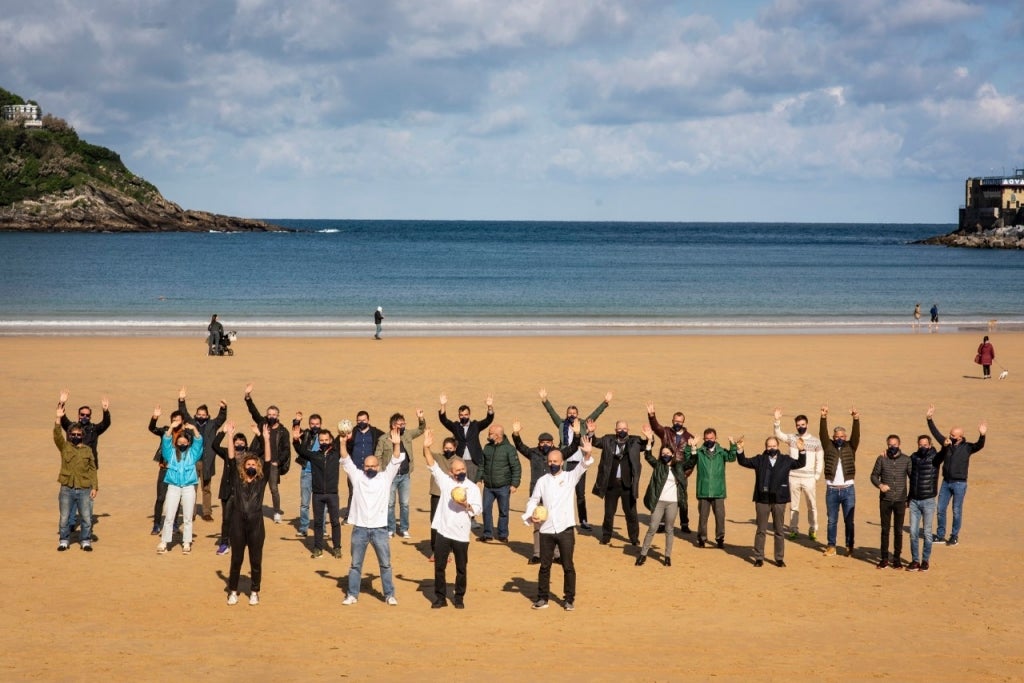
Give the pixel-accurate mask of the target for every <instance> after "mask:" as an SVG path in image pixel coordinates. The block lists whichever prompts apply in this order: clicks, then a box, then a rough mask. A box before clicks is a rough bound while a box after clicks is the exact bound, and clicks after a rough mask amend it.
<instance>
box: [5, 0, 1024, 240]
mask: <svg viewBox="0 0 1024 683" xmlns="http://www.w3.org/2000/svg"><path fill="white" fill-rule="evenodd" d="M3 4H4V8H3V12H2V13H0V87H3V88H6V89H7V90H10V91H12V92H15V93H17V94H19V95H21V96H22V97H24V98H26V99H33V100H36V101H38V102H39V104H40V105H41V107H42V108H43V109H44V111H46V112H49V113H52V114H54V115H56V116H60V117H62V118H65V119H67V120H68V121H69V122H70V123H71V124H72V125H73V126H74V127H75V128H76V130H77V131H78V133H79V135H81V136H82V137H83V138H85V139H86V140H88V141H90V142H93V143H95V144H99V145H103V146H106V147H110V148H111V149H113V150H115V151H117V152H118V153H119V154H120V155H121V157H122V159H123V160H124V162H125V163H126V164H127V165H128V167H129V168H130V169H132V171H134V172H135V173H137V174H139V175H141V176H143V177H144V178H146V179H147V180H149V181H150V182H152V183H154V184H155V185H156V186H157V187H159V188H160V190H161V191H162V193H163V194H164V196H166V197H167V198H168V199H170V200H171V201H174V202H176V203H178V204H180V205H182V206H183V207H184V208H187V209H201V210H207V211H214V212H218V213H226V214H232V215H239V216H246V217H258V218H336V219H343V218H352V219H441V220H445V219H452V220H455V219H466V220H475V219H488V220H600V221H795V222H873V223H876V222H883V223H884V222H899V223H955V222H956V219H957V208H958V207H959V206H960V205H961V204H962V203H963V201H964V199H963V194H964V180H965V178H967V177H969V176H979V175H1000V174H1003V173H1004V172H1005V173H1011V174H1012V173H1013V170H1014V169H1015V168H1020V167H1024V125H1022V122H1024V107H1022V104H1024V102H1022V98H1024V70H1022V69H1021V68H1020V52H1021V46H1022V45H1024V6H1022V3H1021V0H984V1H981V0H977V1H970V0H857V1H856V2H839V1H836V0H762V1H755V0H729V1H727V2H726V1H724V0H723V1H719V0H705V1H701V0H694V1H692V2H681V1H676V2H669V1H667V0H519V1H515V0H496V1H492V0H475V1H474V0H349V1H347V2H340V1H338V2H332V1H329V0H306V1H305V2H301V3H297V2H292V1H289V0H233V1H227V0H201V1H200V0H174V1H164V0H104V1H103V2H95V1H94V0H87V1H86V0H34V1H33V2H30V3H29V2H21V3H19V2H4V3H3Z"/></svg>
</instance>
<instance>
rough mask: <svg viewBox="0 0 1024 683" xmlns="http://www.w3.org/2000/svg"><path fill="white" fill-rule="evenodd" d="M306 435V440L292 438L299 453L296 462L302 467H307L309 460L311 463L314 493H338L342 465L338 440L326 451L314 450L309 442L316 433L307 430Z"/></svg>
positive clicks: (293, 444)
mask: <svg viewBox="0 0 1024 683" xmlns="http://www.w3.org/2000/svg"><path fill="white" fill-rule="evenodd" d="M304 436H306V437H307V438H306V439H305V440H303V439H301V438H299V439H293V440H292V446H294V447H295V452H296V453H297V454H298V455H297V456H296V457H295V462H296V463H298V464H299V465H300V466H302V467H305V465H306V463H307V462H308V463H309V464H310V465H311V467H310V472H311V473H312V475H313V483H312V487H311V488H312V491H313V493H337V492H338V479H339V476H338V472H339V469H340V467H341V450H340V449H339V447H338V446H339V444H338V442H337V441H335V442H334V443H332V444H331V446H330V448H328V449H327V450H326V451H312V450H310V448H309V447H310V446H311V445H312V444H309V438H308V437H312V438H314V439H315V438H316V435H314V434H310V433H309V431H308V430H307V431H306V432H305V434H304ZM307 444H308V445H307Z"/></svg>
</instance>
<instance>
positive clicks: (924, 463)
mask: <svg viewBox="0 0 1024 683" xmlns="http://www.w3.org/2000/svg"><path fill="white" fill-rule="evenodd" d="M945 459H946V449H945V448H943V449H942V450H941V451H939V452H938V453H936V452H935V449H934V448H930V447H929V448H928V449H927V450H925V452H924V453H921V451H920V450H917V451H914V452H913V453H911V454H910V490H909V491H908V497H909V498H910V499H911V500H929V499H931V498H934V497H935V496H937V495H938V493H939V465H940V464H941V463H942V462H943V460H945Z"/></svg>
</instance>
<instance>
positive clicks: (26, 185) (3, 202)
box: [0, 88, 158, 206]
mask: <svg viewBox="0 0 1024 683" xmlns="http://www.w3.org/2000/svg"><path fill="white" fill-rule="evenodd" d="M23 103H24V100H22V99H21V98H20V97H19V96H17V95H15V94H14V93H11V92H8V91H6V90H4V89H2V88H0V105H3V104H23ZM84 184H93V185H96V186H99V187H109V188H112V189H116V190H118V191H120V192H123V193H125V194H126V195H128V196H130V197H132V198H134V199H136V200H138V201H140V202H146V201H147V200H149V199H151V198H153V197H155V196H157V195H158V192H157V189H156V188H155V187H154V186H153V185H150V184H149V183H147V182H146V181H145V180H143V179H142V178H139V177H138V176H136V175H135V174H134V173H132V172H131V171H129V170H128V168H127V167H125V165H124V164H123V163H122V162H121V157H120V156H119V155H118V154H117V153H116V152H113V151H111V150H109V149H107V148H106V147H99V146H97V145H91V144H89V143H88V142H86V141H84V140H82V139H81V138H79V137H78V134H77V133H76V132H75V130H74V129H73V128H72V127H71V126H69V125H68V124H67V122H65V121H64V120H63V119H59V118H57V117H55V116H49V115H47V116H44V117H43V128H42V129H38V128H36V129H26V128H22V127H21V125H20V123H18V122H15V121H0V206H7V205H9V204H13V203H15V202H18V201H22V200H24V199H35V198H37V197H40V196H43V195H47V194H52V193H58V192H63V191H65V190H70V189H72V188H75V187H79V186H81V185H84Z"/></svg>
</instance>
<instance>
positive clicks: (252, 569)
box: [225, 423, 270, 605]
mask: <svg viewBox="0 0 1024 683" xmlns="http://www.w3.org/2000/svg"><path fill="white" fill-rule="evenodd" d="M225 430H226V431H227V432H228V433H229V434H233V433H234V431H235V425H234V424H231V423H229V424H227V425H226V426H225ZM269 431H270V428H269V427H268V426H267V425H266V424H264V425H263V442H264V443H269V440H270V433H269ZM228 443H229V444H230V445H229V446H228V458H229V459H230V460H232V461H233V462H234V463H235V464H236V466H237V467H238V476H237V477H233V478H232V486H233V487H234V491H233V492H232V494H231V499H232V504H231V511H230V515H231V523H230V526H229V529H230V531H229V536H230V541H231V571H230V573H229V574H228V604H229V605H234V604H235V603H237V602H238V578H239V576H240V575H241V573H242V555H243V553H244V552H245V549H246V548H248V549H249V577H250V584H251V588H250V591H249V604H250V605H258V604H260V596H259V593H260V579H261V578H262V576H263V541H264V539H265V538H266V535H267V534H266V528H265V527H264V526H263V494H264V493H265V492H266V490H267V481H268V479H267V477H266V475H265V474H264V466H265V464H267V463H269V462H270V449H269V448H267V449H264V450H265V451H266V454H265V456H264V457H265V458H266V461H265V462H264V461H261V460H260V459H259V458H258V457H256V456H255V455H253V454H252V453H249V452H248V451H242V452H241V453H238V452H236V451H235V440H234V439H231V441H229V442H228ZM268 466H269V465H268Z"/></svg>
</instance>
